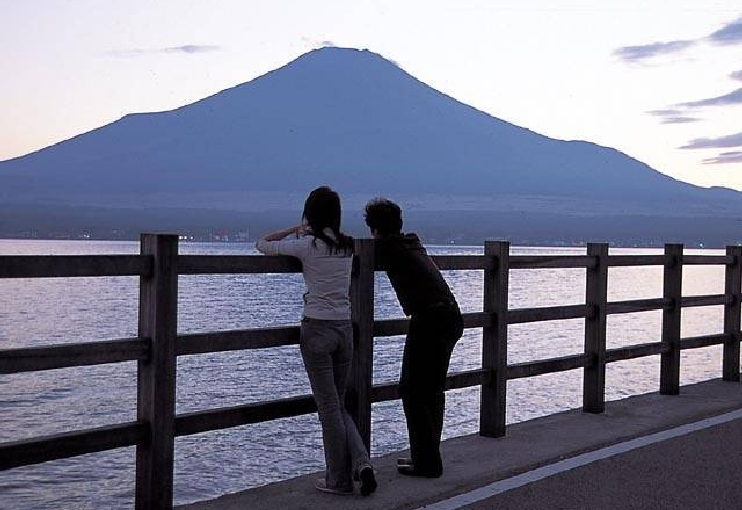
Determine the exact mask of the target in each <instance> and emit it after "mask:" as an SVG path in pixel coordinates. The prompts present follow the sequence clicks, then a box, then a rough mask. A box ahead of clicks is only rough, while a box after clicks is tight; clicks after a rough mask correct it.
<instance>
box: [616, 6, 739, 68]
mask: <svg viewBox="0 0 742 510" xmlns="http://www.w3.org/2000/svg"><path fill="white" fill-rule="evenodd" d="M702 41H708V42H710V43H711V44H715V45H719V46H727V45H732V44H740V43H742V17H741V18H738V19H736V20H734V21H732V22H730V23H727V24H726V25H724V26H723V27H721V28H720V29H719V30H716V31H715V32H712V33H711V34H709V35H707V36H706V37H700V38H698V39H681V40H678V41H666V42H654V43H652V44H643V45H639V46H623V47H621V48H618V49H616V50H614V51H613V54H614V55H615V56H617V57H618V58H620V59H621V60H623V61H624V62H629V63H633V62H639V61H641V60H646V59H648V58H651V57H656V56H658V55H670V54H673V53H680V52H681V51H683V50H686V49H688V48H690V47H691V46H695V45H696V44H698V43H699V42H702Z"/></svg>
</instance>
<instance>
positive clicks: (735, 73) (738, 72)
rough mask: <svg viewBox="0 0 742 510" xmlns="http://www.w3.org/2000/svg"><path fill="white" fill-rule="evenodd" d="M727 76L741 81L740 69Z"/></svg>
mask: <svg viewBox="0 0 742 510" xmlns="http://www.w3.org/2000/svg"><path fill="white" fill-rule="evenodd" d="M729 77H730V78H731V79H733V80H737V81H742V70H739V71H734V72H733V73H730V74H729Z"/></svg>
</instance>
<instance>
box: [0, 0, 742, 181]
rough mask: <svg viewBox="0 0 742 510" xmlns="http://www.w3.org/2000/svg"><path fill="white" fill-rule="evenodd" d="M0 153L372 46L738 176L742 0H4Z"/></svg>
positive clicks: (576, 135)
mask: <svg viewBox="0 0 742 510" xmlns="http://www.w3.org/2000/svg"><path fill="white" fill-rule="evenodd" d="M0 13H2V14H1V15H0V48H2V49H0V161H1V160H5V159H11V158H14V157H17V156H20V155H23V154H27V153H29V152H33V151H35V150H38V149H40V148H43V147H46V146H49V145H51V144H54V143H56V142H59V141H61V140H65V139H68V138H70V137H72V136H75V135H77V134H80V133H83V132H87V131H90V130H91V129H94V128H96V127H100V126H103V125H105V124H108V123H110V122H113V121H115V120H117V119H119V118H120V117H122V116H124V115H126V114H128V113H136V112H153V111H164V110H170V109H173V108H177V107H179V106H183V105H185V104H189V103H192V102H194V101H196V100H198V99H201V98H203V97H206V96H210V95H213V94H215V93H217V92H219V91H220V90H223V89H226V88H229V87H232V86H234V85H237V84H240V83H244V82H247V81H250V80H252V79H254V78H256V77H258V76H260V75H262V74H264V73H266V72H268V71H270V70H272V69H275V68H278V67H281V66H283V65H284V64H286V63H288V62H289V61H291V60H293V59H295V58H296V57H298V56H299V55H301V54H303V53H306V52H307V51H310V50H312V49H314V48H318V47H322V46H343V47H353V48H365V49H368V50H371V51H373V52H376V53H379V54H381V55H382V56H384V57H386V58H388V59H390V60H393V61H394V62H396V63H397V64H398V65H399V66H400V67H402V68H403V69H404V70H406V71H407V72H408V73H410V74H412V75H414V76H415V77H417V78H418V79H420V80H421V81H423V82H425V83H427V84H428V85H430V86H432V87H433V88H436V89H438V90H440V91H442V92H444V93H446V94H448V95H450V96H452V97H454V98H456V99H458V100H459V101H461V102H464V103H467V104H469V105H472V106H474V107H476V108H477V109H479V110H482V111H485V112H487V113H489V114H491V115H493V116H494V117H497V118H500V119H503V120H506V121H508V122H511V123H513V124H517V125H519V126H523V127H526V128H528V129H530V130H532V131H535V132H538V133H541V134H544V135H547V136H550V137H552V138H557V139H561V140H587V141H590V142H594V143H597V144H599V145H604V146H608V147H614V148H616V149H618V150H620V151H621V152H624V153H626V154H628V155H629V156H632V157H634V158H636V159H638V160H640V161H643V162H644V163H647V164H648V165H650V166H651V167H652V168H655V169H656V170H659V171H660V172H662V173H665V174H667V175H669V176H671V177H674V178H676V179H680V180H683V181H686V182H691V183H693V184H698V185H702V186H726V187H729V188H733V189H737V190H742V4H741V3H740V1H739V0H723V1H722V0H719V1H715V0H695V1H691V0H672V1H671V0H620V1H614V0H602V1H600V2H596V1H595V0H561V1H554V0H477V1H473V0H448V1H442V0H311V1H310V0H292V1H288V0H210V1H204V0H109V1H100V0H26V1H19V0H0Z"/></svg>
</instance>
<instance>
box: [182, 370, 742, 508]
mask: <svg viewBox="0 0 742 510" xmlns="http://www.w3.org/2000/svg"><path fill="white" fill-rule="evenodd" d="M740 409H742V385H740V384H739V383H724V382H722V381H719V380H714V381H707V382H704V383H700V384H696V385H692V386H684V387H682V388H681V394H680V395H679V396H661V395H658V394H648V395H641V396H636V397H631V398H628V399H625V400H621V401H617V402H609V403H608V404H607V405H606V412H605V413H604V414H602V415H590V414H585V413H582V412H581V411H578V410H575V411H568V412H565V413H560V414H556V415H552V416H547V417H544V418H539V419H536V420H531V421H528V422H524V423H518V424H515V425H511V426H509V427H508V430H507V435H506V437H504V438H498V439H489V438H482V437H478V436H467V437H461V438H455V439H452V440H449V441H446V442H445V443H444V445H443V456H444V459H445V460H444V462H445V469H446V472H445V473H444V475H443V477H441V478H440V479H438V480H427V479H416V478H408V477H403V476H400V475H398V474H397V473H396V470H395V459H396V457H398V456H399V455H400V454H398V453H395V454H392V455H387V456H384V457H381V458H377V459H374V465H375V467H376V468H377V472H378V477H377V478H378V480H379V489H378V491H377V492H376V493H375V494H374V495H373V496H371V497H368V498H363V497H361V496H360V495H357V496H353V497H339V496H330V495H325V494H320V493H317V492H316V491H315V490H314V489H313V483H314V480H315V479H316V478H317V477H318V476H319V474H318V473H315V474H311V475H305V476H302V477H298V478H294V479H291V480H287V481H284V482H279V483H274V484H271V485H267V486H265V487H259V488H256V489H251V490H248V491H245V492H241V493H238V494H230V495H225V496H223V497H220V498H218V499H216V500H212V501H207V502H202V503H196V504H192V505H184V506H182V507H178V508H179V509H180V510H237V509H240V510H242V509H248V508H249V509H256V510H260V509H266V510H267V509H279V510H289V509H328V510H334V509H356V508H357V509H368V510H407V509H418V508H422V507H425V506H426V505H427V506H428V508H430V510H434V509H436V510H453V509H457V508H464V509H466V510H480V509H485V508H498V509H505V508H512V509H516V508H517V509H540V508H557V509H560V508H563V509H581V508H590V509H613V508H616V509H619V508H620V509H632V508H652V509H663V508H668V509H670V508H672V509H676V508H684V510H692V509H695V508H698V509H702V508H703V509H711V508H713V509H726V508H735V509H736V508H740V503H739V502H740V501H742V499H741V498H742V489H740V487H742V475H739V473H742V453H740V452H742V417H741V418H734V417H735V416H737V414H731V415H728V414H727V413H730V412H734V411H737V410H740ZM725 414H727V415H728V416H729V417H731V418H727V419H729V420H730V421H726V422H724V423H719V424H713V422H703V423H705V424H706V425H707V428H704V429H702V430H699V431H695V432H688V431H686V430H684V429H681V430H680V431H681V432H683V435H679V436H677V437H674V438H670V439H665V438H660V439H664V440H662V441H659V442H655V443H653V444H650V445H646V446H641V447H638V448H635V449H632V450H630V451H627V452H624V453H618V454H615V455H613V456H610V457H607V458H603V459H602V460H594V461H591V462H589V463H586V464H584V465H580V462H581V461H580V459H584V460H586V461H587V460H593V459H589V458H586V457H581V455H583V454H588V452H593V453H589V454H590V455H593V456H597V457H601V455H602V454H600V453H599V452H601V451H605V450H602V449H603V448H606V447H608V446H610V445H615V446H612V448H614V449H616V448H618V449H621V448H623V449H625V448H626V444H627V441H630V440H632V439H634V438H646V437H648V436H649V437H651V435H652V434H655V433H657V432H660V431H670V432H666V433H665V434H668V433H669V434H672V431H671V429H676V428H677V427H678V426H682V425H684V424H692V423H697V422H701V421H702V420H704V419H708V418H709V417H714V416H720V415H725ZM738 414H740V413H738ZM732 418H734V419H732ZM709 423H712V424H711V425H708V424H709ZM676 430H677V429H676ZM675 433H678V432H675ZM645 441H646V440H645ZM632 444H633V443H631V444H630V445H629V446H631V445H632ZM622 445H623V446H622ZM611 452H612V451H608V453H611ZM565 459H568V462H572V463H573V464H574V465H573V466H568V467H571V469H569V470H567V471H563V472H557V473H554V474H550V473H551V471H554V470H556V468H555V466H557V467H558V466H563V464H560V462H561V461H565ZM539 468H541V469H539ZM549 470H551V471H549ZM545 471H547V472H545ZM539 473H541V474H546V475H548V476H546V477H544V478H542V479H541V480H538V481H533V482H530V483H527V484H525V485H522V486H517V485H518V483H515V482H517V481H522V478H523V477H532V478H533V477H536V478H537V477H538V476H539ZM519 475H522V476H521V477H519ZM738 480H740V481H738ZM498 481H499V482H498ZM514 481H515V482H514ZM497 483H500V485H499V486H498V485H493V484H497ZM505 484H510V485H512V486H513V488H510V489H509V490H507V491H504V492H501V493H499V494H495V495H489V496H488V494H493V493H492V492H490V493H487V492H486V491H487V490H488V488H490V490H491V488H492V487H493V486H494V487H500V488H501V486H504V485H505ZM472 491H474V492H472ZM477 496H480V497H481V496H488V497H486V498H485V499H484V500H481V501H477V499H478V498H477ZM451 498H453V499H451ZM465 498H470V499H468V500H467V499H465ZM679 501H680V502H679ZM446 505H448V506H446ZM462 505H463V506H462ZM467 505H468V506H467Z"/></svg>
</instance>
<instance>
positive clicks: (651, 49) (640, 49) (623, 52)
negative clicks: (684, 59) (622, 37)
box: [613, 40, 696, 62]
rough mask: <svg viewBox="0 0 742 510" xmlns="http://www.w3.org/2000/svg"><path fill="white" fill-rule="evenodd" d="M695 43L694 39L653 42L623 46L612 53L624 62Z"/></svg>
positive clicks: (676, 51) (675, 49) (653, 55)
mask: <svg viewBox="0 0 742 510" xmlns="http://www.w3.org/2000/svg"><path fill="white" fill-rule="evenodd" d="M694 44H696V41H685V40H681V41H668V42H655V43H652V44H644V45H640V46H624V47H622V48H618V49H616V50H614V51H613V54H614V55H615V56H617V57H618V58H620V59H621V60H623V61H624V62H639V61H640V60H646V59H648V58H651V57H656V56H657V55H668V54H672V53H679V52H681V51H683V50H684V49H686V48H689V47H691V46H693V45H694Z"/></svg>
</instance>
